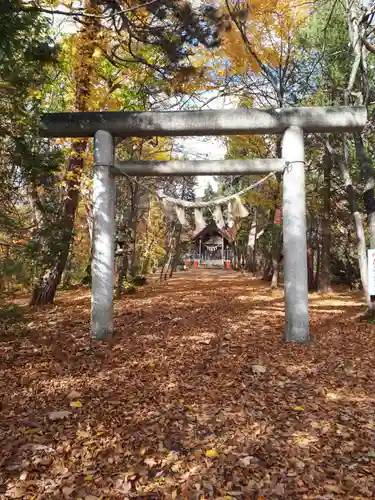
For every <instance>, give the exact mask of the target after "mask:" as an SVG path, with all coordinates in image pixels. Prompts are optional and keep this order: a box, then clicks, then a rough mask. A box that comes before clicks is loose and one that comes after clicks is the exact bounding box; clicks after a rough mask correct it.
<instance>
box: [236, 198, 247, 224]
mask: <svg viewBox="0 0 375 500" xmlns="http://www.w3.org/2000/svg"><path fill="white" fill-rule="evenodd" d="M232 215H233V218H234V219H244V218H245V217H247V216H248V215H249V211H248V210H247V208H246V207H245V206H244V205H243V203H242V201H241V199H240V197H239V196H236V197H235V199H234V200H233V205H232Z"/></svg>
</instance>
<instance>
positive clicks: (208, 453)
mask: <svg viewBox="0 0 375 500" xmlns="http://www.w3.org/2000/svg"><path fill="white" fill-rule="evenodd" d="M218 455H219V453H218V452H217V451H216V450H206V457H209V458H214V457H217V456H218Z"/></svg>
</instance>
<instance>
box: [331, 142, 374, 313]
mask: <svg viewBox="0 0 375 500" xmlns="http://www.w3.org/2000/svg"><path fill="white" fill-rule="evenodd" d="M327 149H328V151H329V153H330V155H331V156H332V159H333V161H334V160H335V154H334V152H333V149H332V147H331V146H330V144H329V142H328V141H327ZM337 162H338V165H339V168H340V172H341V175H342V178H343V181H344V185H345V188H346V192H347V195H348V202H349V209H350V213H351V214H352V216H353V221H354V227H355V232H356V236H357V256H358V266H359V272H360V275H361V283H362V288H363V291H364V294H365V298H366V302H367V305H368V308H369V311H370V312H371V311H372V302H371V300H370V298H369V295H368V279H367V249H366V239H365V230H364V226H363V220H362V215H361V214H360V212H358V210H357V203H356V196H355V191H354V187H353V183H352V179H351V176H350V173H349V170H348V167H347V164H346V161H345V162H343V161H340V160H339V159H338V161H337Z"/></svg>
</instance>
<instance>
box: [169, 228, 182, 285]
mask: <svg viewBox="0 0 375 500" xmlns="http://www.w3.org/2000/svg"><path fill="white" fill-rule="evenodd" d="M181 232H182V226H181V224H178V228H177V231H176V238H175V245H174V252H173V259H172V264H171V267H170V271H169V278H172V275H173V273H174V272H176V269H177V266H178V262H179V260H180V251H181Z"/></svg>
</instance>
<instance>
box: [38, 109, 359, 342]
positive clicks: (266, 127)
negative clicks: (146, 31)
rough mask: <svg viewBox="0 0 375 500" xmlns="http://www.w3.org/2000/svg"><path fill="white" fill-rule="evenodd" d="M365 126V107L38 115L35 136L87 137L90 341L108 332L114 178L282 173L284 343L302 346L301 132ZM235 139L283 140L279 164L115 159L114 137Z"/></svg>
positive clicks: (305, 301) (304, 334)
mask: <svg viewBox="0 0 375 500" xmlns="http://www.w3.org/2000/svg"><path fill="white" fill-rule="evenodd" d="M366 121H367V113H366V109H365V108H364V107H361V106H357V107H348V106H342V107H340V106H336V107H327V108H319V107H316V108H282V109H233V110H210V111H165V112H164V111H163V112H162V111H157V112H87V113H49V114H46V115H43V116H42V118H41V122H40V135H42V136H45V137H94V179H93V255H92V310H91V330H92V335H93V337H94V338H96V339H100V340H105V339H107V338H108V337H111V336H112V334H113V289H114V258H115V176H116V175H121V173H127V174H128V175H152V176H162V175H181V176H182V175H218V174H220V175H225V174H228V175H230V174H241V175H246V174H259V173H269V172H273V171H274V172H278V171H283V172H284V174H283V204H282V205H283V245H284V283H285V284H284V287H285V332H284V338H285V340H287V341H291V342H296V343H306V342H308V340H309V319H308V285H307V245H306V196H305V168H304V162H305V154H304V133H309V132H312V133H326V132H338V133H343V132H353V131H360V130H362V129H363V127H364V126H365V125H366ZM241 134H242V135H249V134H263V135H270V134H282V136H283V137H282V158H281V159H280V158H279V159H275V160H263V159H261V160H243V161H240V160H233V161H228V160H223V161H215V162H213V161H196V162H191V161H180V162H179V161H171V162H139V163H137V162H117V161H116V159H115V148H114V138H115V137H132V136H134V137H150V136H169V137H171V136H208V135H241ZM286 166H287V168H285V167H286Z"/></svg>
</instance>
